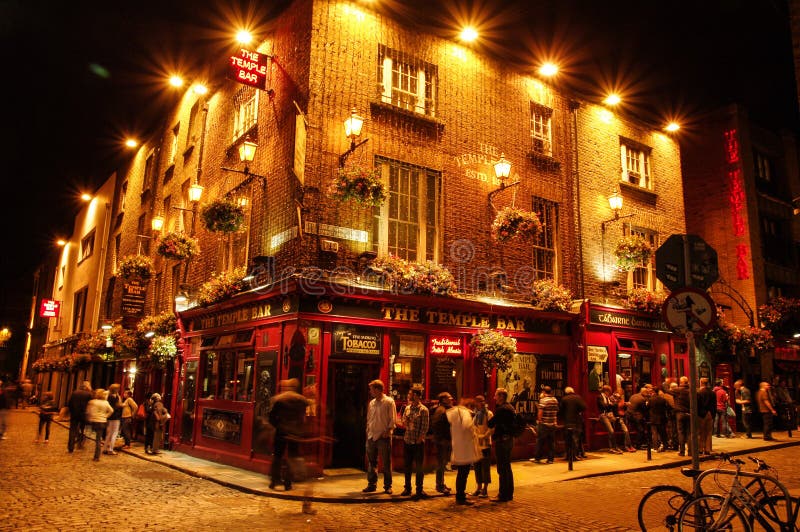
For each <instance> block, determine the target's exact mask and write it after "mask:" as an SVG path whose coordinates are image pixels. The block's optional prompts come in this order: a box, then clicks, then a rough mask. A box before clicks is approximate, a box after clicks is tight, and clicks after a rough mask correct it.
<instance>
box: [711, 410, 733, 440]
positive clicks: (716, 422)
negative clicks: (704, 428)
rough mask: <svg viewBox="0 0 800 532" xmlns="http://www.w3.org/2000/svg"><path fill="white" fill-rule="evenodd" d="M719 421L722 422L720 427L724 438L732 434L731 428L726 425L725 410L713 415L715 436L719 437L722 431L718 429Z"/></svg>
mask: <svg viewBox="0 0 800 532" xmlns="http://www.w3.org/2000/svg"><path fill="white" fill-rule="evenodd" d="M720 421H722V427H723V429H724V432H725V436H728V435H730V434H733V431H732V430H731V426H730V425H729V424H728V411H727V410H717V411H716V413H715V414H714V432H715V433H716V434H717V436H719V435H720V433H721V432H722V431H723V429H720V423H719V422H720Z"/></svg>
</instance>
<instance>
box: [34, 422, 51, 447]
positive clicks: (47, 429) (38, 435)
mask: <svg viewBox="0 0 800 532" xmlns="http://www.w3.org/2000/svg"><path fill="white" fill-rule="evenodd" d="M52 421H53V418H52V417H50V416H39V432H37V433H36V438H37V439H38V438H41V436H42V428H44V441H47V440H49V439H50V423H51V422H52Z"/></svg>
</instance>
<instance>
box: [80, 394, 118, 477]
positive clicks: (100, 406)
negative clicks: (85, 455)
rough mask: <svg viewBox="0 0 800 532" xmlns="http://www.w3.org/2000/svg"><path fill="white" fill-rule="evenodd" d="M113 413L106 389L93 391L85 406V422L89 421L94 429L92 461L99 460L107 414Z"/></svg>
mask: <svg viewBox="0 0 800 532" xmlns="http://www.w3.org/2000/svg"><path fill="white" fill-rule="evenodd" d="M113 413H114V409H113V408H111V405H110V404H108V401H106V391H105V390H103V389H102V388H99V389H97V390H95V391H94V399H92V400H91V401H89V404H88V405H87V406H86V422H87V423H91V425H92V430H93V431H94V438H95V440H94V441H95V446H94V461H95V462H99V461H100V450H101V447H102V446H103V431H105V429H106V423H107V422H108V416H110V415H111V414H113Z"/></svg>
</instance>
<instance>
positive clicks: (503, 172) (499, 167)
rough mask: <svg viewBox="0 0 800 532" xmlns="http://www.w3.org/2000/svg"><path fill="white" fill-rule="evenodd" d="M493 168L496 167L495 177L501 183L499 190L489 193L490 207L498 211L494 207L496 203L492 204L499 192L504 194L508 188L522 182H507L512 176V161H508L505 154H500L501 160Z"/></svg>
mask: <svg viewBox="0 0 800 532" xmlns="http://www.w3.org/2000/svg"><path fill="white" fill-rule="evenodd" d="M493 166H494V176H495V177H496V178H497V180H498V181H500V186H499V187H498V188H497V189H495V190H493V191H491V192H489V205H490V206H491V207H492V208H493V209H494V210H497V208H496V207H495V206H494V203H492V199H493V198H494V195H495V194H497V193H498V192H502V191H503V190H505V189H507V188H511V187H515V186H517V185H519V183H520V182H519V180H517V181H514V182H513V183H507V182H506V181H507V180H508V176H510V175H511V161H509V160H508V159H506V154H505V153H501V154H500V159H499V160H498V161H497V162H496V163H494V165H493Z"/></svg>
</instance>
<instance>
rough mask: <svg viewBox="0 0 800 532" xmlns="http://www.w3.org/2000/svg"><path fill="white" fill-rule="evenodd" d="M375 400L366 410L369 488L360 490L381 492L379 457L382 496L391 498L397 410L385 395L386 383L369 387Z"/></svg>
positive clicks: (371, 384)
mask: <svg viewBox="0 0 800 532" xmlns="http://www.w3.org/2000/svg"><path fill="white" fill-rule="evenodd" d="M369 394H370V395H371V396H372V400H371V401H370V402H369V406H368V407H367V446H366V447H367V460H368V461H369V469H368V470H367V487H366V488H364V489H363V490H361V491H362V492H364V493H371V492H373V491H376V490H377V489H378V488H377V486H378V457H380V459H381V462H382V465H383V492H384V493H386V494H389V495H391V494H392V431H393V430H394V427H395V419H396V418H397V410H395V406H394V399H392V398H391V397H389V396H388V395H386V394H384V393H383V381H381V380H379V379H375V380H374V381H372V382H370V383H369Z"/></svg>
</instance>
